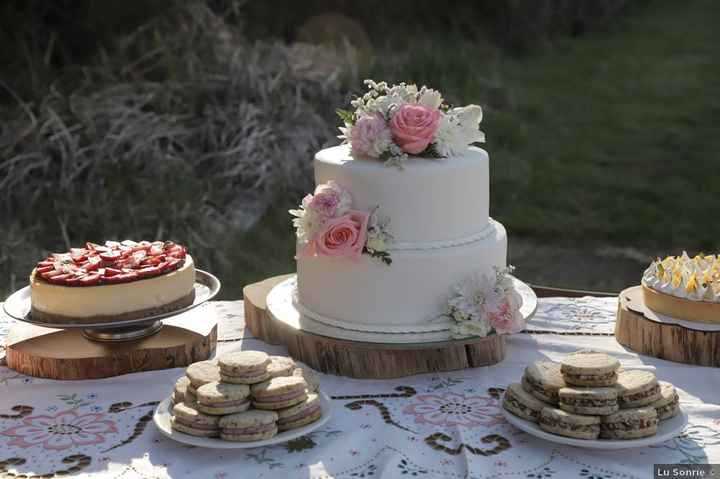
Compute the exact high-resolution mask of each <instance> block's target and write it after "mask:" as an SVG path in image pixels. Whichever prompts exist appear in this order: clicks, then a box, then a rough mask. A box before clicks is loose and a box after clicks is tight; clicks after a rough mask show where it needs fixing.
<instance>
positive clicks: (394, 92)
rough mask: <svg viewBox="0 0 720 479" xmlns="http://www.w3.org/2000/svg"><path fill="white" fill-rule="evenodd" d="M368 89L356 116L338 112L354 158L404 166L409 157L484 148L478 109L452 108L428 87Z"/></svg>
mask: <svg viewBox="0 0 720 479" xmlns="http://www.w3.org/2000/svg"><path fill="white" fill-rule="evenodd" d="M365 84H366V85H367V87H368V92H367V93H366V94H365V95H363V96H362V97H359V98H356V99H354V100H353V101H351V103H350V104H351V106H352V107H353V110H352V111H348V110H338V111H337V113H338V116H340V118H341V119H342V121H343V122H344V125H343V126H342V127H340V131H341V132H342V134H341V135H340V136H339V138H341V139H343V140H344V142H345V143H349V144H350V147H351V152H352V154H353V155H355V156H361V157H362V156H364V157H370V158H378V159H380V160H383V161H385V162H386V164H389V165H397V166H401V165H402V162H403V161H404V160H405V159H407V158H408V156H409V155H412V156H418V157H424V158H447V157H451V156H455V155H460V154H462V153H463V152H464V151H465V150H466V149H467V147H468V146H469V145H471V144H473V143H483V142H485V134H484V133H483V132H482V131H480V130H479V124H480V121H482V108H480V107H479V106H478V105H467V106H464V107H460V108H452V107H450V106H449V105H448V104H447V103H445V101H444V100H443V97H442V95H441V94H440V92H438V91H437V90H433V89H431V88H427V87H425V86H423V87H421V88H419V89H418V87H417V85H414V84H409V85H408V84H405V83H400V84H397V85H392V86H390V85H388V84H387V83H385V82H380V83H377V82H375V81H373V80H365Z"/></svg>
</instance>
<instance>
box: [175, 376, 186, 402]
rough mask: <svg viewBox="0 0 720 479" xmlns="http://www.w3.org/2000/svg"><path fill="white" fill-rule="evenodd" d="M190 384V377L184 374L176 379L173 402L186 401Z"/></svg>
mask: <svg viewBox="0 0 720 479" xmlns="http://www.w3.org/2000/svg"><path fill="white" fill-rule="evenodd" d="M189 385H190V378H188V377H187V376H182V377H180V378H178V380H177V381H175V388H174V389H173V395H172V400H173V403H180V402H184V401H185V396H186V395H187V388H188V386H189Z"/></svg>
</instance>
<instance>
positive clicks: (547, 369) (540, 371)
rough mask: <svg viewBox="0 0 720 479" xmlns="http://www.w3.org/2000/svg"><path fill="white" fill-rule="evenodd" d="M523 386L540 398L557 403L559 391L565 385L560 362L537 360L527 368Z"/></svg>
mask: <svg viewBox="0 0 720 479" xmlns="http://www.w3.org/2000/svg"><path fill="white" fill-rule="evenodd" d="M522 386H523V389H525V391H527V392H529V393H530V394H532V395H533V396H535V397H536V398H538V399H539V400H541V401H545V402H546V403H550V404H554V405H557V403H558V391H559V390H560V388H564V387H565V380H564V379H563V375H562V372H561V371H560V363H556V362H553V361H535V362H534V363H532V364H531V365H529V366H528V367H526V368H525V373H524V374H523V378H522Z"/></svg>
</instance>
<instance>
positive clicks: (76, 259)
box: [36, 240, 187, 286]
mask: <svg viewBox="0 0 720 479" xmlns="http://www.w3.org/2000/svg"><path fill="white" fill-rule="evenodd" d="M186 256H187V249H186V248H185V247H184V246H182V245H179V244H177V243H174V242H172V241H166V242H163V241H153V242H150V241H140V242H136V241H131V240H125V241H123V242H117V241H106V242H105V245H104V246H103V245H99V244H96V243H91V242H87V243H86V244H85V248H71V249H70V251H69V252H68V253H53V254H52V255H50V256H49V257H48V258H46V259H44V260H42V261H40V262H38V264H37V266H36V271H37V274H38V275H39V276H40V277H41V278H44V279H45V280H46V281H48V282H50V283H53V284H61V285H66V286H92V285H96V284H115V283H125V282H130V281H135V280H137V279H140V278H149V277H153V276H158V275H161V274H164V273H167V272H170V271H174V270H176V269H178V268H180V267H181V266H182V265H183V264H184V262H185V258H186Z"/></svg>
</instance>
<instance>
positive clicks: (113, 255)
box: [100, 250, 122, 261]
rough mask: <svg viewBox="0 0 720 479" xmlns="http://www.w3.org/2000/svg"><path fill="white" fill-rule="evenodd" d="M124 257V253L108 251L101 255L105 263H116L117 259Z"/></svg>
mask: <svg viewBox="0 0 720 479" xmlns="http://www.w3.org/2000/svg"><path fill="white" fill-rule="evenodd" d="M121 257H122V253H121V252H120V251H118V250H112V251H106V252H104V253H100V258H102V259H103V260H105V261H115V260H117V259H120V258H121Z"/></svg>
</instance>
